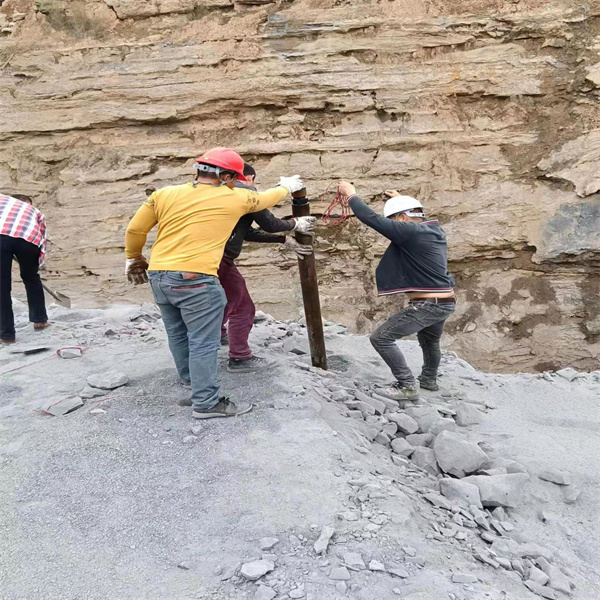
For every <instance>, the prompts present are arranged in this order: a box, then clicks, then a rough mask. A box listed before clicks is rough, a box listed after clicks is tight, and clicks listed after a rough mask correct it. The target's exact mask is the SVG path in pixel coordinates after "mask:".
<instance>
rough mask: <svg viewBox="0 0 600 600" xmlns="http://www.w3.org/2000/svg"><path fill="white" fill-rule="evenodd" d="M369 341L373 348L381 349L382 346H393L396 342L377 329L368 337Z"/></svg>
mask: <svg viewBox="0 0 600 600" xmlns="http://www.w3.org/2000/svg"><path fill="white" fill-rule="evenodd" d="M369 341H370V342H371V345H372V346H373V348H381V347H383V346H389V345H390V344H393V343H394V342H395V341H396V340H395V339H394V338H391V337H389V336H386V335H385V334H384V333H382V332H381V331H379V330H378V329H377V330H375V331H374V332H373V333H372V334H371V335H370V336H369Z"/></svg>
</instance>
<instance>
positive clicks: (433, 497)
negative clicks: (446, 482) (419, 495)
mask: <svg viewBox="0 0 600 600" xmlns="http://www.w3.org/2000/svg"><path fill="white" fill-rule="evenodd" d="M423 497H424V498H425V500H427V501H429V502H431V504H433V505H434V506H437V507H438V508H445V509H446V510H452V504H451V503H450V502H448V500H446V498H444V497H443V496H440V495H439V494H436V493H435V492H430V493H429V494H425V495H424V496H423Z"/></svg>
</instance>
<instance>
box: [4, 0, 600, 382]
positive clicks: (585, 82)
mask: <svg viewBox="0 0 600 600" xmlns="http://www.w3.org/2000/svg"><path fill="white" fill-rule="evenodd" d="M599 53H600V4H598V3H597V2H589V3H586V4H584V3H581V2H568V1H566V2H565V1H558V0H547V1H544V2H541V1H536V0H524V1H518V0H517V1H511V2H507V1H493V0H472V1H457V0H454V1H446V2H438V1H430V2H425V1H421V2H418V1H412V2H409V1H407V0H396V1H374V0H373V1H367V0H348V1H343V0H339V1H336V0H326V1H316V0H296V1H283V2H270V1H265V0H244V1H241V2H237V1H230V0H152V1H141V0H140V1H136V2H132V1H124V0H89V1H86V2H76V1H69V2H64V1H59V0H38V1H35V2H32V1H31V0H4V1H0V190H1V191H3V192H8V193H10V192H18V191H20V192H22V193H29V194H31V195H32V196H34V197H35V199H36V203H37V204H38V206H39V207H40V208H41V209H42V210H43V211H44V212H45V213H46V215H47V218H48V223H49V227H50V235H51V244H50V248H49V250H50V253H49V258H48V263H47V268H48V278H49V279H50V280H51V282H52V284H53V285H54V286H56V287H59V288H60V289H61V290H63V291H65V292H66V293H69V294H70V295H71V296H73V297H74V298H76V299H78V300H79V301H80V302H81V303H83V304H87V305H90V304H106V303H112V302H118V301H126V300H127V301H128V300H131V301H133V300H136V301H137V300H140V299H142V298H147V297H149V291H148V290H147V289H144V290H140V289H135V290H134V289H132V288H130V287H129V286H128V285H127V284H126V283H125V282H124V275H123V254H122V250H123V236H124V230H125V227H126V224H127V221H128V219H129V218H130V216H131V215H132V214H133V213H134V211H135V210H136V208H137V207H138V205H139V204H140V203H141V202H143V200H144V199H145V193H144V190H145V188H146V187H148V186H155V187H161V186H163V185H167V184H172V183H176V182H182V181H185V180H187V179H188V178H189V177H190V176H191V172H192V171H191V168H190V167H191V164H192V162H193V158H194V157H195V156H196V155H197V154H198V153H199V152H200V151H202V150H203V149H206V148H208V147H210V146H214V145H230V146H233V147H235V148H237V149H238V150H239V151H240V152H241V153H242V154H243V155H244V156H245V157H246V159H247V160H249V161H250V162H252V163H253V164H254V165H255V167H256V168H257V170H258V172H259V186H260V187H268V186H269V185H272V184H273V183H274V182H275V181H276V180H277V178H278V176H279V175H289V174H293V173H301V174H302V175H303V176H304V178H305V179H306V181H307V185H308V190H309V193H310V195H311V197H312V198H313V212H314V213H315V214H319V213H322V212H323V210H324V209H325V207H326V206H327V205H328V203H329V201H330V200H331V199H332V195H331V194H329V195H328V194H326V193H325V190H326V188H327V186H328V185H329V184H331V183H332V182H335V181H336V180H337V179H338V178H346V179H349V180H351V181H353V182H354V183H355V185H356V186H357V189H358V191H359V193H361V195H363V197H365V198H366V199H367V200H368V201H369V202H371V203H372V204H373V206H374V207H375V208H380V207H381V205H382V195H381V192H382V191H383V190H385V189H389V188H396V189H399V190H401V191H402V192H404V193H408V194H414V195H417V196H418V197H419V198H421V199H422V200H423V201H424V203H425V204H426V205H427V206H428V207H429V208H430V211H429V212H430V213H431V214H432V215H435V216H436V217H439V218H440V220H441V221H442V222H443V223H444V226H445V229H446V231H447V233H448V237H449V240H450V245H451V263H452V264H451V268H452V270H453V271H454V273H455V274H456V276H457V280H458V290H459V298H460V306H459V310H458V312H457V314H456V316H455V317H454V318H453V319H452V321H451V322H450V323H449V324H448V332H449V336H448V339H447V345H448V346H449V347H451V348H452V349H455V350H456V351H457V352H459V353H461V354H462V355H464V356H465V357H466V358H467V359H468V360H470V361H471V362H472V363H474V364H476V365H477V366H478V367H480V368H482V369H493V370H500V371H510V370H517V369H523V370H543V369H552V368H558V367H559V366H567V365H572V366H574V367H577V368H582V369H595V368H598V358H599V357H600V262H599V257H600V195H599V193H598V192H599V190H600V174H599V169H598V167H599V164H600V113H599V111H598V101H599V96H600V93H599V89H600V56H599ZM277 212H278V214H280V215H287V214H289V213H290V208H289V206H281V207H280V208H279V209H278V210H277ZM384 248H385V244H384V243H383V241H382V240H381V239H379V238H378V237H377V236H375V235H373V234H371V233H370V232H369V231H367V230H366V229H365V228H364V227H363V226H361V225H360V224H358V223H356V222H355V219H350V221H348V222H346V223H345V224H344V225H341V226H339V227H331V226H330V227H327V226H325V225H321V226H320V227H319V229H318V236H317V261H318V267H319V272H320V279H321V294H322V301H323V311H324V316H325V317H327V318H330V319H332V320H335V321H341V322H345V323H347V324H348V325H350V326H351V327H352V328H353V329H354V330H357V331H368V330H369V329H371V328H372V327H373V325H374V324H375V323H377V322H378V321H381V320H382V319H383V318H384V317H385V316H386V315H387V314H388V313H389V312H390V311H391V310H393V308H394V307H397V306H400V305H401V299H400V298H399V297H391V298H386V299H378V298H377V297H376V292H375V286H374V276H373V272H374V268H375V266H376V264H377V262H378V259H379V257H380V255H381V253H382V252H383V250H384ZM240 265H241V268H242V270H243V272H244V273H245V274H246V275H247V278H248V281H249V285H250V288H251V290H252V292H253V295H254V297H255V299H256V301H257V303H258V304H259V305H260V307H261V308H263V309H264V310H266V311H268V312H271V313H272V314H274V315H276V316H277V317H279V318H285V317H292V316H296V315H297V314H298V310H299V308H300V306H301V301H300V293H299V285H298V280H297V269H296V267H295V259H294V258H293V257H291V256H289V255H286V254H284V253H283V252H282V251H281V249H279V248H276V247H273V246H271V245H269V246H268V247H266V246H258V245H251V246H248V248H247V249H246V251H245V252H244V254H243V255H242V257H241V260H240Z"/></svg>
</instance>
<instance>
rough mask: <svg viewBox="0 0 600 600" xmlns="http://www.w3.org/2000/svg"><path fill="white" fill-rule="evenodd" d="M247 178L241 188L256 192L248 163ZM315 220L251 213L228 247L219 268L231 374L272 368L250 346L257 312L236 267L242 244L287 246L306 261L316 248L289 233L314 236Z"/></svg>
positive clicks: (223, 337) (240, 223)
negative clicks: (224, 300)
mask: <svg viewBox="0 0 600 600" xmlns="http://www.w3.org/2000/svg"><path fill="white" fill-rule="evenodd" d="M244 177H245V178H246V183H245V184H243V183H239V182H238V183H237V184H236V185H237V187H245V188H248V189H251V190H255V189H256V188H255V187H254V180H255V178H256V171H255V170H254V168H253V167H251V166H250V165H248V164H245V165H244ZM315 221H316V219H315V218H314V217H299V218H296V219H290V220H289V221H288V220H284V219H278V218H277V217H276V216H275V215H274V214H273V213H271V212H270V211H269V210H261V211H260V212H256V213H250V214H248V215H245V216H243V217H242V218H241V219H240V220H239V221H238V224H237V225H236V227H235V229H234V230H233V233H232V234H231V237H230V238H229V241H228V242H227V245H226V246H225V252H224V255H223V259H222V260H221V264H220V266H219V281H220V282H221V286H222V287H223V289H224V290H225V295H226V296H227V306H226V307H225V314H224V317H223V327H222V329H221V343H222V344H223V345H229V364H228V366H227V370H228V371H231V372H234V373H251V372H253V371H257V370H258V369H261V368H264V367H267V366H269V363H268V362H267V361H266V360H265V359H264V358H261V357H259V356H254V355H253V354H252V350H250V346H249V344H248V337H249V336H250V331H251V330H252V326H253V325H254V314H255V312H256V309H255V306H254V302H252V298H251V297H250V293H249V292H248V288H247V286H246V281H245V280H244V277H243V275H242V274H241V273H240V272H239V270H238V268H237V266H236V264H235V260H236V259H237V257H238V256H239V255H240V253H241V251H242V244H243V243H244V241H251V242H260V243H267V244H269V243H271V244H284V245H285V246H286V247H287V248H289V249H290V250H293V251H294V252H296V254H297V255H298V256H300V257H301V258H302V257H304V256H306V255H308V254H311V252H312V247H311V246H305V245H302V244H299V243H298V242H297V241H296V240H295V239H294V238H293V237H291V236H286V235H285V234H290V233H294V232H296V231H298V232H300V233H305V234H307V235H312V233H313V232H314V226H315ZM253 223H256V224H257V225H258V226H259V227H260V228H261V230H262V231H261V230H259V229H255V228H254V227H253V226H252V224H253ZM266 232H268V233H266ZM278 232H281V235H272V234H274V233H278Z"/></svg>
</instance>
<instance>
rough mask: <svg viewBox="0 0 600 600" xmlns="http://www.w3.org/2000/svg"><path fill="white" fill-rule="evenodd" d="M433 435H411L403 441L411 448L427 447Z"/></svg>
mask: <svg viewBox="0 0 600 600" xmlns="http://www.w3.org/2000/svg"><path fill="white" fill-rule="evenodd" d="M433 437H434V436H433V434H432V433H413V434H411V435H407V436H406V437H405V438H404V439H405V440H406V441H407V442H408V443H409V444H410V445H411V446H415V447H416V446H429V445H430V444H431V442H433Z"/></svg>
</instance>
